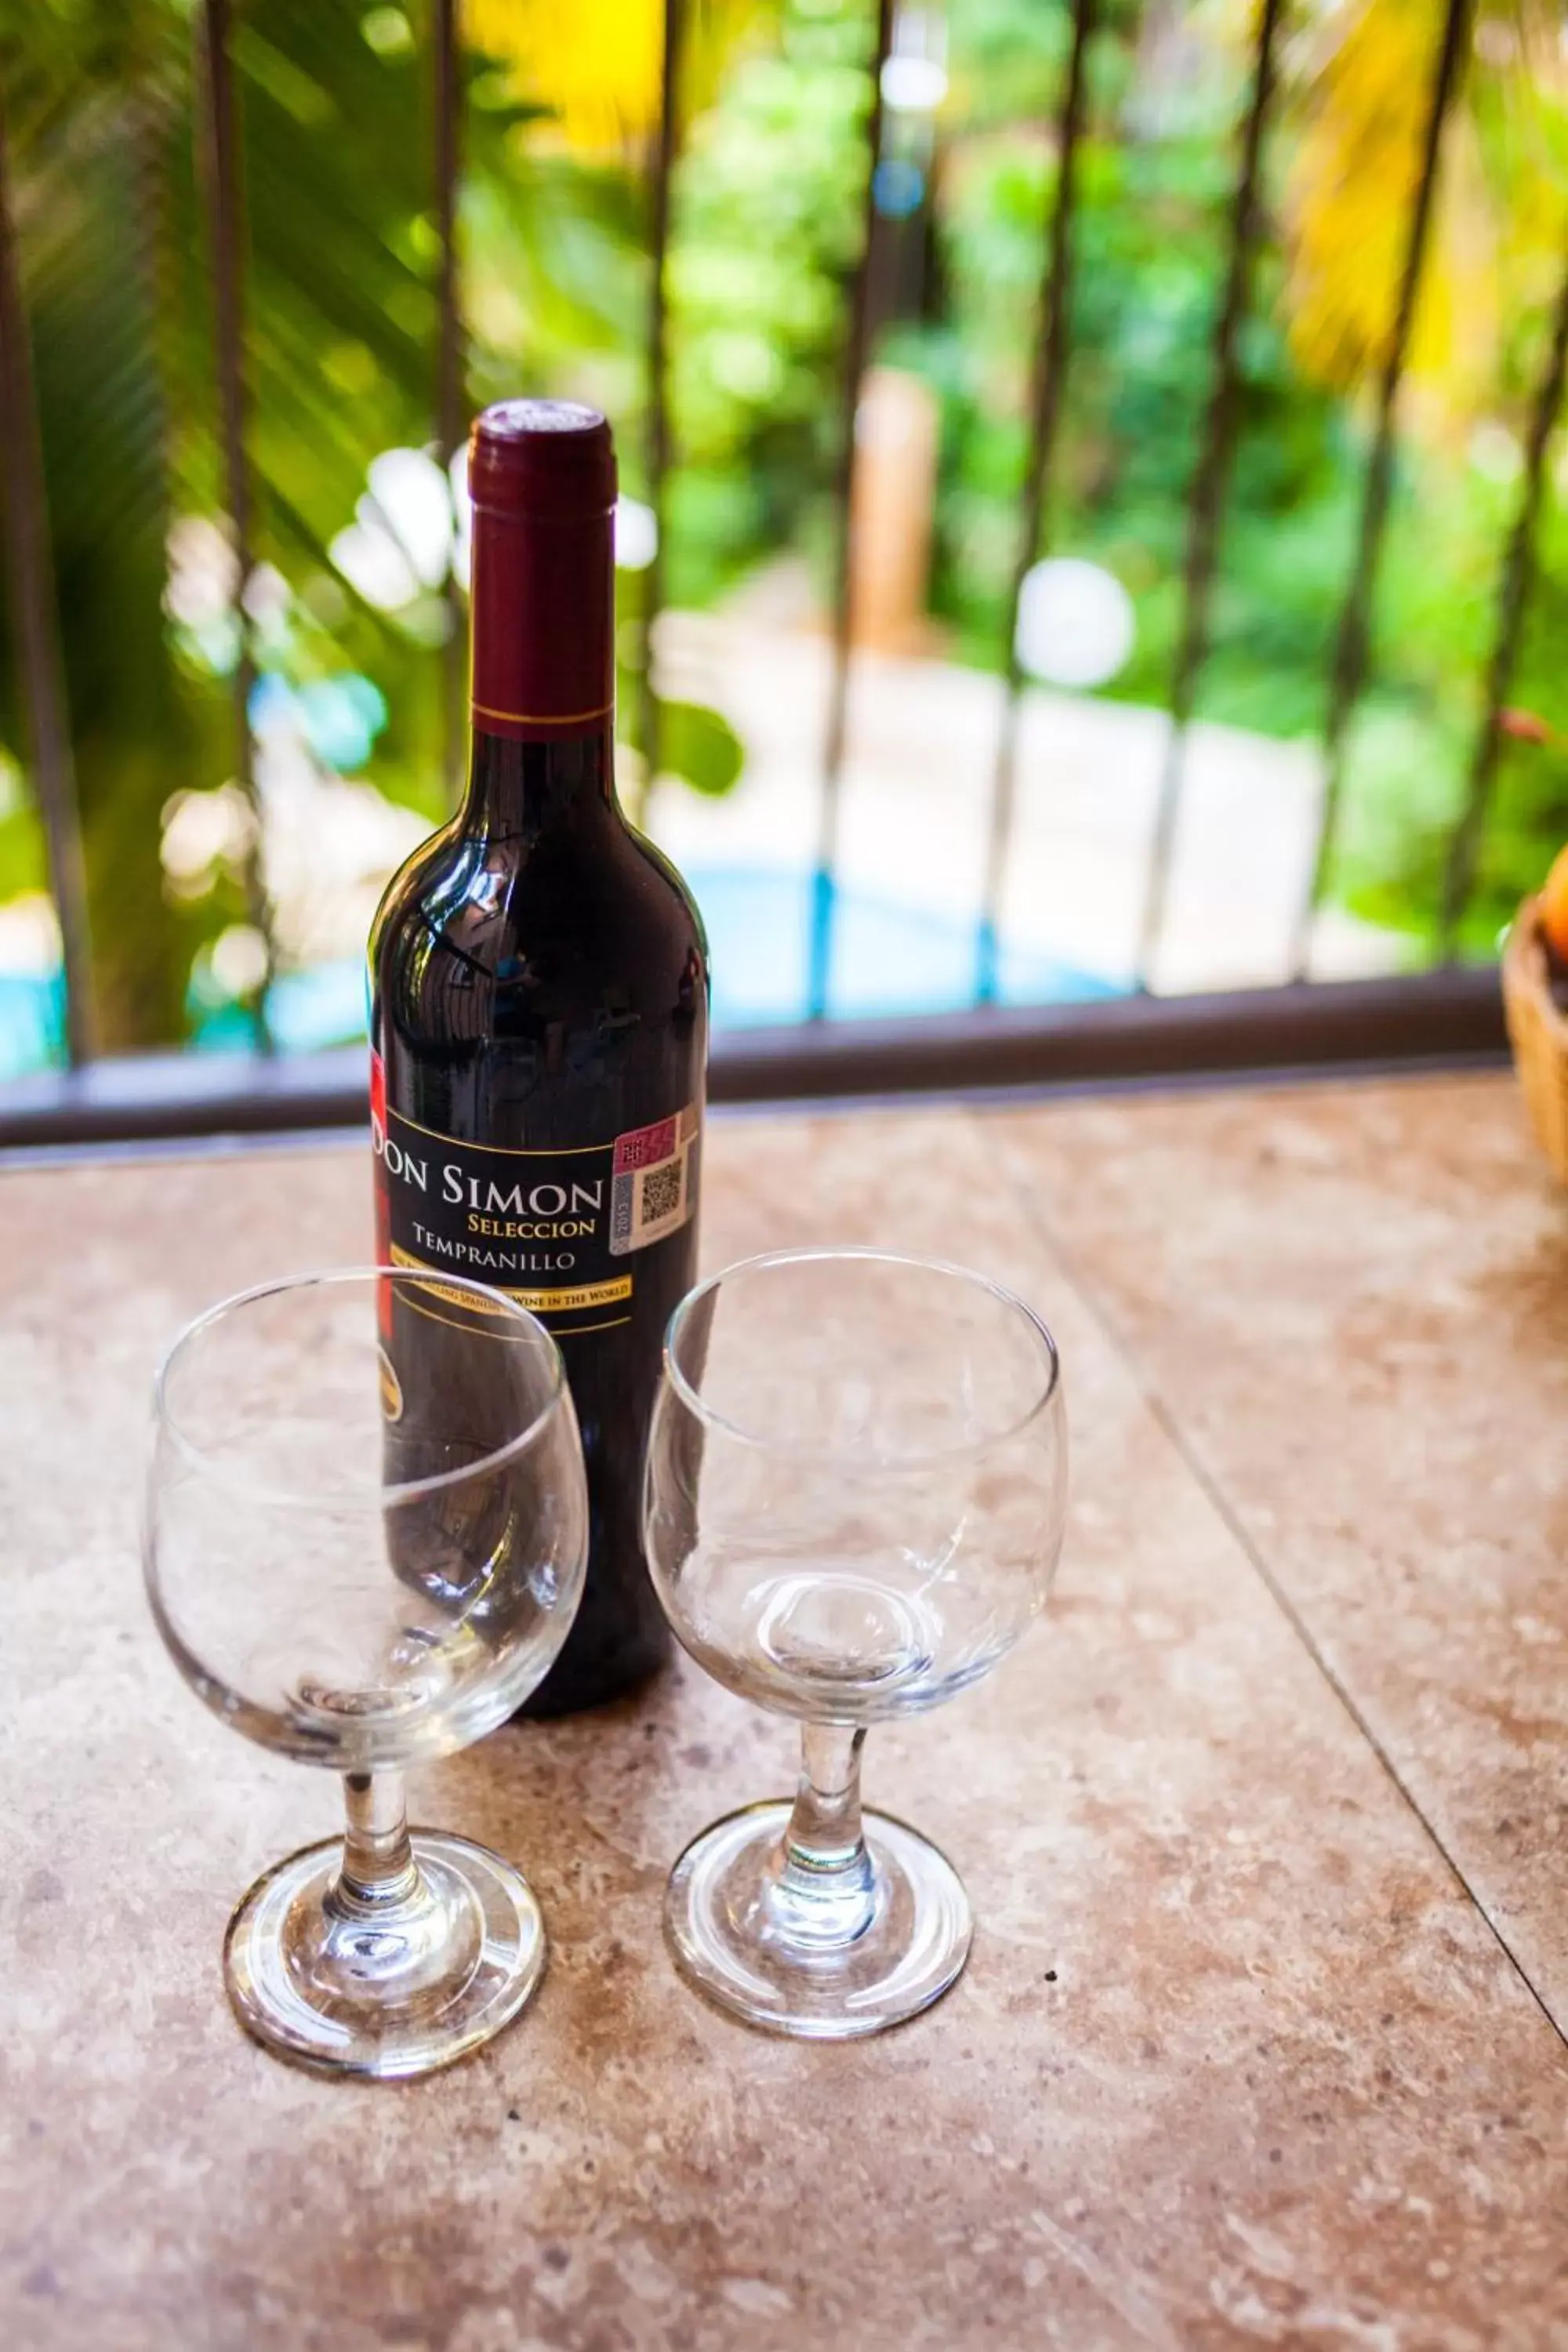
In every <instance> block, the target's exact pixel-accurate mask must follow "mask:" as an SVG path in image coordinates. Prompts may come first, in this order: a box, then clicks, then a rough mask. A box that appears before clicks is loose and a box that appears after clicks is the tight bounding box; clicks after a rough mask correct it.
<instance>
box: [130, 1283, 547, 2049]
mask: <svg viewBox="0 0 1568 2352" xmlns="http://www.w3.org/2000/svg"><path fill="white" fill-rule="evenodd" d="M153 1404H154V1419H155V1423H156V1435H155V1442H154V1447H153V1462H152V1467H151V1471H150V1475H149V1478H148V1486H147V1506H146V1519H145V1543H144V1554H145V1564H146V1574H147V1590H148V1594H149V1597H150V1599H151V1601H152V1606H153V1616H154V1618H155V1619H156V1621H157V1624H158V1630H159V1632H160V1633H162V1635H163V1640H164V1642H165V1643H166V1644H167V1646H168V1648H169V1650H170V1652H171V1654H172V1655H173V1657H174V1662H175V1664H177V1665H178V1666H179V1668H180V1671H181V1672H182V1674H184V1676H185V1678H186V1680H187V1681H188V1682H189V1683H190V1685H192V1687H193V1689H194V1690H195V1692H196V1693H197V1695H198V1696H200V1697H201V1698H203V1699H205V1702H206V1704H207V1705H208V1706H210V1707H211V1708H212V1709H213V1712H214V1713H215V1714H216V1715H217V1716H219V1717H221V1718H222V1719H223V1720H224V1721H225V1722H226V1723H231V1724H232V1725H233V1726H234V1727H235V1728H236V1730H237V1731H242V1732H244V1733H245V1734H246V1735H247V1738H251V1739H254V1740H256V1741H258V1743H259V1744H260V1745H261V1746H262V1747H264V1748H277V1749H278V1750H279V1751H280V1752H281V1753H282V1754H284V1755H287V1756H297V1757H299V1758H300V1759H302V1760H304V1761H305V1762H307V1763H311V1764H325V1765H328V1766H330V1767H331V1769H333V1770H335V1771H339V1772H341V1773H342V1775H343V1780H344V1788H345V1792H346V1798H347V1812H348V1826H347V1833H346V1835H345V1837H344V1838H343V1839H342V1841H341V1842H340V1841H339V1840H337V1839H329V1840H327V1841H326V1842H325V1843H322V1844H320V1845H312V1846H308V1847H306V1848H305V1850H304V1851H303V1852H302V1853H296V1854H292V1855H290V1856H289V1859H288V1860H287V1861H285V1862H280V1863H279V1864H276V1865H275V1866H274V1868H272V1869H271V1870H269V1871H268V1873H267V1874H266V1875H265V1876H264V1877H262V1878H261V1879H259V1880H258V1882H257V1884H256V1885H254V1886H253V1887H252V1888H251V1890H250V1892H249V1894H248V1895H247V1896H246V1897H245V1899H244V1901H243V1902H242V1903H241V1905H240V1906H239V1908H238V1910H237V1911H236V1913H235V1915H234V1916H233V1918H232V1920H231V1921H230V1922H229V1928H228V1936H227V1939H226V1945H225V1951H224V1958H225V1977H226V1983H227V1987H228V1993H229V1999H230V2000H231V2001H232V2003H233V2005H234V2009H235V2011H236V2013H237V2016H238V2018H239V2021H240V2022H241V2024H242V2025H243V2026H244V2027H245V2028H246V2030H247V2032H250V2033H251V2034H253V2035H254V2036H255V2037H256V2039H257V2040H258V2041H259V2042H265V2043H266V2044H267V2045H268V2048H269V2049H272V2050H274V2051H277V2052H278V2053H280V2054H281V2055H283V2056H285V2057H287V2058H290V2059H293V2060H295V2061H297V2062H298V2063H300V2064H303V2065H308V2066H313V2067H316V2068H318V2069H321V2070H323V2071H327V2072H331V2073H346V2074H374V2075H385V2076H391V2075H408V2074H424V2073H426V2072H427V2071H428V2070H429V2069H430V2068H431V2067H434V2066H440V2065H445V2064H447V2063H448V2061H450V2060H451V2059H454V2058H458V2057H460V2056H461V2055H462V2054H463V2053H464V2052H465V2051H468V2050H471V2049H473V2048H474V2047H475V2045H476V2044H477V2043H479V2042H484V2041H487V2040H488V2039H489V2036H490V2035H491V2034H492V2033H494V2032H497V2030H498V2029H499V2028H500V2026H502V2025H504V2024H505V2023H506V2022H507V2021H508V2020H509V2019H510V2018H512V2017H514V2016H515V2015H516V2014H517V2012H518V2011H519V2010H520V2009H521V2007H522V2005H523V2003H524V2002H525V2001H526V2000H528V1998H529V1995H530V1994H531V1991H532V1990H533V1988H534V1986H535V1985H536V1983H537V1982H538V1980H539V1977H540V1974H541V1972H542V1969H543V1966H544V1955H545V1942H544V1929H543V1923H542V1919H541V1917H540V1912H539V1906H538V1903H537V1902H536V1900H535V1898H534V1895H533V1893H532V1890H531V1888H530V1886H529V1885H528V1883H527V1881H526V1879H524V1878H523V1876H522V1875H521V1873H520V1872H519V1871H517V1870H516V1869H514V1868H513V1867H512V1865H511V1864H510V1863H509V1862H504V1861H502V1859H501V1858H500V1855H499V1854H494V1853H489V1851H488V1850H487V1849H486V1848H485V1847H483V1846H479V1845H474V1844H471V1843H469V1842H468V1840H467V1839H465V1838H458V1837H452V1836H449V1835H448V1834H447V1833H446V1832H440V1831H435V1830H416V1831H414V1832H412V1833H411V1832H410V1831H409V1829H408V1825H407V1819H406V1815H405V1810H404V1798H403V1768H404V1767H405V1766H406V1765H409V1764H412V1763H415V1762H419V1761H423V1760H425V1759H427V1758H432V1757H437V1756H445V1755H447V1754H450V1753H451V1751H452V1750H453V1749H455V1748H464V1747H467V1746H468V1744H469V1743H470V1742H471V1741H473V1740H476V1739H479V1738H482V1737H483V1736H484V1734H485V1733H486V1732H487V1731H489V1730H492V1729H493V1728H494V1727H495V1726H496V1725H498V1724H500V1723H502V1722H504V1721H505V1719H506V1717H508V1716H509V1715H510V1714H511V1713H512V1711H513V1710H514V1708H516V1707H517V1706H519V1705H520V1704H521V1701H522V1700H523V1699H524V1698H526V1697H527V1696H528V1694H529V1693H530V1692H531V1690H532V1689H533V1687H534V1685H536V1684H537V1683H538V1682H539V1681H540V1680H541V1679H542V1676H543V1675H544V1673H545V1671H546V1670H547V1668H548V1667H549V1665H550V1664H551V1663H552V1660H553V1658H554V1657H555V1654H556V1653H557V1651H558V1650H559V1649H560V1647H561V1645H562V1643H563V1641H564V1640H565V1638H566V1633H567V1629H568V1627H569V1626H570V1624H571V1622H572V1616H573V1612H574V1609H575V1608H576V1605H577V1600H578V1596H579V1594H580V1592H581V1591H582V1587H583V1574H584V1562H585V1559H586V1553H587V1502H586V1495H585V1491H584V1477H583V1458H582V1451H581V1448H580V1446H579V1444H578V1438H577V1423H576V1420H575V1417H574V1413H573V1410H572V1400H571V1395H570V1392H569V1391H568V1389H567V1387H566V1384H565V1379H564V1376H563V1370H562V1365H561V1357H560V1353H559V1351H558V1349H557V1348H556V1346H555V1343H554V1341H553V1340H552V1339H551V1338H550V1336H549V1334H548V1333H547V1332H546V1331H545V1330H544V1329H543V1328H542V1326H541V1325H540V1324H538V1323H536V1322H535V1321H534V1319H533V1318H532V1317H531V1315H528V1314H525V1313H524V1312H523V1310H522V1308H521V1307H518V1306H515V1305H514V1304H513V1303H512V1301H511V1300H510V1299H509V1298H507V1297H503V1296H502V1295H500V1293H498V1292H496V1291H492V1290H489V1289H486V1288H485V1287H484V1286H481V1285H480V1284H478V1283H474V1282H467V1281H463V1280H461V1279H460V1278H458V1277H457V1276H451V1277H448V1276H445V1275H443V1276H440V1277H439V1278H438V1279H437V1278H436V1277H434V1276H429V1275H424V1274H416V1273H408V1272H393V1271H392V1270H391V1269H389V1268H369V1269H364V1270H361V1271H354V1272H349V1273H342V1274H337V1273H333V1274H312V1275H302V1276H297V1277H294V1278H291V1279H289V1280H287V1281H283V1282H277V1283H269V1284H268V1285H266V1286H263V1287H261V1288H259V1289H256V1290H251V1291H247V1292H245V1293H244V1294H243V1295H242V1296H241V1297H237V1298H230V1299H228V1300H226V1302H225V1303H224V1304H223V1305H222V1306H220V1307H214V1308H213V1309H212V1311H211V1313H210V1314H206V1315H204V1316H202V1317H201V1318H199V1320H198V1321H196V1322H195V1323H193V1324H192V1325H191V1326H190V1328H188V1329H187V1330H186V1331H185V1332H184V1334H183V1336H182V1337H181V1338H180V1339H177V1340H176V1341H175V1343H174V1347H173V1349H171V1350H170V1352H169V1354H168V1356H167V1358H166V1359H165V1360H164V1362H163V1368H162V1370H160V1372H159V1374H158V1378H157V1383H156V1388H155V1391H154V1397H153Z"/></svg>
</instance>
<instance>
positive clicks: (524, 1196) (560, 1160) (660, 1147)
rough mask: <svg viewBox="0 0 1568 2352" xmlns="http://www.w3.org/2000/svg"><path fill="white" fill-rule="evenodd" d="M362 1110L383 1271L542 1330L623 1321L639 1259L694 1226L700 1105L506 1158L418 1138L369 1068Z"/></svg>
mask: <svg viewBox="0 0 1568 2352" xmlns="http://www.w3.org/2000/svg"><path fill="white" fill-rule="evenodd" d="M378 1059H379V1057H378ZM371 1097H372V1118H371V1130H372V1137H373V1141H374V1151H375V1161H376V1201H377V1240H378V1243H379V1244H380V1246H381V1248H382V1251H383V1253H384V1262H385V1263H387V1264H389V1265H406V1266H415V1267H418V1268H422V1269H427V1270H429V1271H431V1272H436V1273H439V1272H441V1271H442V1270H445V1271H447V1272H448V1273H451V1274H461V1275H466V1276H468V1278H469V1279H470V1280H471V1281H475V1282H483V1283H488V1284H489V1286H490V1287H491V1288H492V1289H496V1290H504V1291H506V1292H507V1293H508V1295H509V1296H510V1297H512V1298H515V1299H516V1300H517V1302H518V1304H519V1305H520V1306H521V1307H527V1308H528V1309H529V1310H530V1312H531V1313H532V1314H535V1315H537V1316H539V1317H540V1318H542V1320H543V1321H544V1322H545V1323H546V1324H547V1325H548V1327H549V1328H550V1329H551V1330H552V1331H599V1330H609V1329H611V1328H614V1326H615V1325H616V1324H618V1323H624V1322H626V1320H627V1319H628V1318H629V1316H630V1312H631V1299H632V1291H633V1286H634V1285H635V1282H636V1279H637V1253H638V1251H639V1250H645V1249H648V1248H650V1247H651V1246H652V1244H654V1243H655V1242H661V1241H664V1240H666V1239H667V1238H668V1235H669V1234H675V1233H679V1231H680V1228H681V1227H682V1226H683V1225H684V1224H686V1223H689V1220H690V1219H691V1217H692V1216H693V1215H694V1214H695V1213H696V1208H697V1179H698V1158H699V1147H700V1136H701V1127H702V1115H701V1108H700V1105H699V1104H697V1103H689V1104H688V1105H687V1107H686V1108H685V1109H684V1110H681V1111H678V1112H676V1113H675V1114H674V1115H673V1116H672V1117H670V1118H663V1119H658V1120H656V1121H655V1123H654V1124H653V1125H652V1126H651V1127H641V1128H635V1129H631V1130H630V1131H629V1132H628V1133H627V1134H625V1135H620V1136H617V1137H616V1140H615V1141H614V1142H613V1143H604V1144H590V1145H587V1146H585V1147H584V1148H583V1149H582V1150H571V1151H510V1150H500V1149H498V1148H497V1147H496V1146H494V1145H490V1144H481V1143H459V1142H458V1141H456V1140H455V1139H453V1138H451V1137H449V1136H445V1135H437V1134H436V1133H434V1132H433V1131H432V1130H431V1129H429V1128H426V1127H418V1126H416V1124H415V1123H414V1121H413V1120H412V1119H407V1118H403V1117H401V1116H400V1114H399V1113H398V1112H396V1111H395V1110H391V1109H389V1108H387V1105H386V1100H385V1089H384V1083H378V1074H377V1071H376V1070H375V1069H374V1068H373V1072H372V1080H371Z"/></svg>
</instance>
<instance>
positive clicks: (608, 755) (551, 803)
mask: <svg viewBox="0 0 1568 2352" xmlns="http://www.w3.org/2000/svg"><path fill="white" fill-rule="evenodd" d="M615 805H616V730H615V720H614V718H613V717H608V718H606V719H605V721H604V722H603V724H602V725H600V726H597V727H595V728H594V729H593V730H591V731H590V732H588V733H586V734H576V735H558V736H554V737H552V738H550V739H549V740H543V741H525V740H521V739H520V738H518V737H516V736H512V735H492V734H490V733H489V732H488V731H487V730H485V728H484V726H483V722H482V721H481V720H479V719H475V721H474V735H473V745H472V750H471V751H470V753H469V759H468V788H467V790H466V791H465V793H464V794H463V803H462V807H461V809H460V810H459V812H458V822H459V824H460V825H461V827H462V830H463V831H464V833H466V834H474V835H483V836H484V837H485V838H486V839H487V840H497V839H504V838H507V837H509V836H513V837H515V836H517V835H523V836H525V837H527V838H529V839H533V838H536V837H537V836H538V835H540V834H542V833H544V832H546V831H547V830H550V829H552V828H553V827H556V826H558V825H561V824H570V823H571V821H572V820H573V818H574V817H576V816H579V815H585V814H592V813H593V812H594V811H595V809H599V808H606V807H608V808H613V807H614V806H615Z"/></svg>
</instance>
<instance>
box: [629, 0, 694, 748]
mask: <svg viewBox="0 0 1568 2352" xmlns="http://www.w3.org/2000/svg"><path fill="white" fill-rule="evenodd" d="M684 32H685V0H664V49H663V64H662V74H663V79H662V81H661V83H660V85H659V100H658V134H657V137H656V140H655V143H654V153H653V187H652V191H651V194H652V214H651V218H650V220H649V224H648V269H649V278H648V304H647V502H648V505H649V507H650V508H651V509H652V511H653V520H654V540H653V560H652V562H650V563H649V564H648V566H647V570H646V571H645V572H644V574H643V597H644V604H643V635H642V647H641V653H642V674H641V677H639V679H638V681H637V686H638V706H637V748H638V750H639V751H641V753H642V755H643V788H644V792H645V793H647V792H650V791H651V790H652V788H653V784H654V781H655V779H656V778H657V776H658V761H659V749H660V745H659V724H658V689H657V688H656V686H655V683H654V674H653V638H654V630H655V627H656V625H657V624H658V616H659V612H660V609H661V607H662V605H663V604H664V580H665V562H664V528H665V495H664V493H665V484H666V481H667V479H668V474H669V456H670V437H669V370H668V357H669V354H668V320H669V313H668V285H667V282H666V280H667V267H666V266H667V263H668V255H669V194H670V184H671V182H672V180H673V178H674V174H675V162H676V156H677V154H678V152H679V140H680V60H681V54H682V47H683V35H684Z"/></svg>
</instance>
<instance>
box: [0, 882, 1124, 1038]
mask: <svg viewBox="0 0 1568 2352" xmlns="http://www.w3.org/2000/svg"><path fill="white" fill-rule="evenodd" d="M688 878H689V881H690V884H691V887H692V889H693V891H694V892H695V894H696V897H697V901H698V904H699V905H700V908H701V909H702V914H703V919H704V921H705V922H706V924H707V926H708V941H709V947H710V950H711V955H712V966H713V1022H714V1026H715V1028H722V1029H751V1028H761V1027H772V1026H774V1025H787V1024H790V1023H791V1022H795V1021H804V1020H805V1019H806V1017H807V1015H808V1013H809V1010H810V1002H809V991H810V971H811V939H812V922H813V899H814V882H813V877H811V876H810V875H809V874H804V873H779V872H774V871H766V870H762V869H757V868H750V867H721V868H715V869H712V870H703V869H698V870H697V871H696V872H694V873H692V874H691V875H690V876H689V877H688ZM830 908H831V914H830V937H831V942H832V948H831V955H830V960H829V976H828V992H827V1012H828V1013H829V1015H830V1016H832V1017H834V1018H836V1019H838V1020H870V1019H877V1018H881V1017H892V1016H895V1015H898V1014H900V1013H952V1012H957V1011H960V1010H962V1009H963V1007H964V1006H966V1005H969V1004H972V1003H973V1001H974V996H975V988H976V982H977V978H978V975H979V971H980V969H981V942H980V939H979V935H978V930H977V927H976V926H975V925H974V924H973V922H968V921H961V920H958V919H951V918H948V917H945V916H942V915H934V914H931V913H928V912H927V911H926V910H925V909H923V908H913V907H901V906H899V905H897V904H896V903H894V902H893V901H891V900H883V899H879V898H875V897H872V896H868V895H866V894H864V893H861V892H856V891H844V890H836V891H835V892H834V893H833V894H832V898H831V901H830ZM1117 993H1118V991H1117V989H1116V987H1115V985H1114V984H1113V983H1112V982H1110V981H1107V980H1105V979H1104V978H1102V977H1100V976H1098V975H1096V974H1094V973H1092V972H1087V971H1080V970H1078V969H1077V968H1075V967H1074V966H1072V965H1070V964H1064V963H1061V962H1059V961H1057V960H1056V959H1055V958H1053V957H1050V956H1045V955H1041V954H1039V953H1037V952H1036V951H1033V950H1022V949H1019V948H1017V947H1016V946H1015V945H1013V944H1012V943H1010V942H1009V941H1008V940H1005V939H1004V940H1001V941H1000V942H999V944H998V948H997V953H996V972H995V985H994V997H995V999H996V1001H997V1002H998V1003H1004V1004H1049V1003H1065V1002H1083V1001H1085V1000H1087V999H1089V998H1093V997H1106V996H1113V995H1115V994H1117ZM268 1011H269V1013H270V1015H271V1020H272V1027H273V1033H274V1034H275V1036H276V1038H277V1041H278V1044H279V1048H280V1049H281V1050H282V1051H283V1052H285V1053H310V1052H311V1051H312V1050H314V1049H316V1048H319V1047H321V1046H324V1045H344V1044H348V1043H350V1042H352V1040H353V1039H354V1038H356V1037H361V1036H363V1034H364V1013H365V1005H364V968H363V964H362V963H361V962H360V961H359V959H358V958H357V957H353V958H349V959H347V960H345V961H342V962H338V963H328V964H318V965H316V966H315V967H314V968H313V969H312V970H310V971H302V972H289V973H286V974H285V975H284V976H283V977H282V978H280V979H279V980H278V981H276V982H274V984H273V987H272V990H271V992H270V995H269V998H268ZM60 1016H61V994H60V987H59V982H58V976H56V977H55V978H54V979H52V980H38V981H33V980H22V979H7V978H5V977H4V976H0V1079H4V1078H5V1077H8V1076H17V1075H19V1074H20V1073H22V1072H23V1071H26V1070H29V1069H37V1068H38V1067H40V1066H42V1065H44V1064H45V1063H47V1062H49V1061H52V1060H56V1059H58V1055H59V1050H60V1043H59V1041H60V1033H61V1017H60ZM247 1039H248V1027H247V1023H246V1021H245V1018H244V1016H243V1014H241V1013H239V1012H238V1011H237V1009H235V1008H225V1009H222V1010H219V1011H216V1012H207V1013H205V1014H201V1015H199V1016H198V1017H197V1019H196V1021H195V1045H196V1046H197V1049H198V1050H205V1051H213V1050H215V1049H223V1048H233V1047H237V1046H243V1045H245V1044H246V1043H247Z"/></svg>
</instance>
